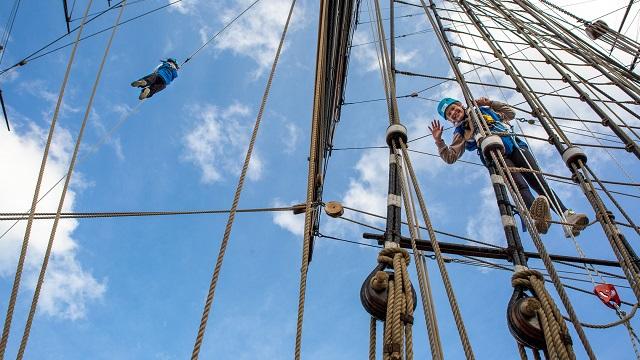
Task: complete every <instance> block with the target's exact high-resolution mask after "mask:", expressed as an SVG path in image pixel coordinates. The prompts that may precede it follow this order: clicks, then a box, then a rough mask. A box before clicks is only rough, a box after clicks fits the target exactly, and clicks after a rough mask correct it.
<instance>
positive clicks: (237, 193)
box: [191, 0, 310, 360]
mask: <svg viewBox="0 0 640 360" xmlns="http://www.w3.org/2000/svg"><path fill="white" fill-rule="evenodd" d="M295 4H296V0H293V1H292V2H291V7H290V9H289V14H288V16H287V20H286V22H285V24H284V29H283V30H282V35H281V36H280V42H279V43H278V48H277V50H276V53H275V57H274V59H273V64H272V65H271V71H270V72H269V78H268V80H267V84H266V87H265V89H264V94H263V96H262V100H261V102H260V109H259V110H258V115H257V117H256V121H255V124H254V127H253V132H252V133H251V140H250V141H249V146H248V148H247V154H246V156H245V159H244V163H243V164H242V171H241V172H240V177H239V179H238V185H237V187H236V191H235V194H234V196H233V203H232V205H231V210H230V212H229V218H228V219H227V225H226V227H225V231H224V235H223V237H222V241H221V243H220V250H219V252H218V258H217V260H216V264H215V267H214V270H213V274H212V276H211V283H210V284H209V291H208V293H207V299H206V301H205V304H204V308H203V311H202V318H201V319H200V325H199V327H198V334H197V336H196V340H195V343H194V345H193V351H192V353H191V359H192V360H196V359H198V357H199V354H200V348H201V347H202V342H203V340H204V333H205V330H206V328H207V321H208V320H209V312H210V311H211V306H212V304H213V298H214V295H215V289H216V285H217V284H218V278H219V276H220V270H221V269H222V261H223V259H224V255H225V252H226V250H227V246H228V244H229V238H230V236H231V228H232V227H233V221H234V219H235V215H236V212H237V209H238V203H239V202H240V194H241V193H242V188H243V185H244V180H245V177H246V175H247V170H248V169H249V163H250V161H251V155H252V154H253V147H254V145H255V142H256V138H257V136H258V130H259V128H260V122H261V120H262V116H263V114H264V109H265V106H266V104H267V99H268V98H269V93H270V91H271V83H272V82H273V77H274V75H275V72H276V67H277V65H278V60H279V59H280V52H281V51H282V47H283V44H284V40H285V37H286V34H287V29H288V28H289V22H290V20H291V15H292V13H293V9H294V6H295ZM309 206H310V204H307V209H308V208H309Z"/></svg>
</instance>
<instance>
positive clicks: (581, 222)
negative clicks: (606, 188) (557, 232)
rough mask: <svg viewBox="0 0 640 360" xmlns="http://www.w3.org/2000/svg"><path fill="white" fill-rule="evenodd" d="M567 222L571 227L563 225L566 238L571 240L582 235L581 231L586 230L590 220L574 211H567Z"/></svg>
mask: <svg viewBox="0 0 640 360" xmlns="http://www.w3.org/2000/svg"><path fill="white" fill-rule="evenodd" d="M563 215H564V217H565V219H566V220H565V222H567V223H569V224H571V225H563V228H564V236H565V237H567V238H570V237H571V236H572V235H573V236H578V235H580V231H582V230H584V229H585V228H586V227H587V225H589V218H588V217H587V215H585V214H578V213H576V212H575V211H573V210H565V212H564V214H563Z"/></svg>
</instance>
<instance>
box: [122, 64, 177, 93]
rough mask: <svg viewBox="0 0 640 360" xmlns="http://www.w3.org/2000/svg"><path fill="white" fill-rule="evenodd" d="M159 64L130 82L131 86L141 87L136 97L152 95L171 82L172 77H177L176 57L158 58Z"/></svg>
mask: <svg viewBox="0 0 640 360" xmlns="http://www.w3.org/2000/svg"><path fill="white" fill-rule="evenodd" d="M160 62H161V64H160V65H158V66H157V67H156V69H155V70H154V71H153V72H152V73H151V74H149V75H147V76H145V77H143V78H141V79H139V80H136V81H134V82H132V83H131V86H133V87H139V88H142V91H141V92H140V96H138V99H140V100H144V99H147V98H150V97H152V96H153V94H155V93H157V92H158V91H162V90H164V88H166V87H167V85H169V84H171V82H172V81H173V79H175V78H177V77H178V69H180V66H179V65H178V62H177V61H176V59H173V58H168V59H167V60H160Z"/></svg>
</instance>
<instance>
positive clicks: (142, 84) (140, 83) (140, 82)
mask: <svg viewBox="0 0 640 360" xmlns="http://www.w3.org/2000/svg"><path fill="white" fill-rule="evenodd" d="M146 85H147V82H146V81H144V80H136V81H134V82H132V83H131V86H133V87H145V86H146Z"/></svg>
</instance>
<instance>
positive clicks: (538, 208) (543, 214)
mask: <svg viewBox="0 0 640 360" xmlns="http://www.w3.org/2000/svg"><path fill="white" fill-rule="evenodd" d="M529 212H530V213H531V217H532V218H533V219H534V220H535V226H536V230H538V232H539V233H541V234H546V233H547V231H549V226H551V223H549V221H550V220H551V209H550V208H549V201H548V200H547V199H546V198H545V197H542V196H538V197H537V198H536V199H535V200H533V204H531V209H529Z"/></svg>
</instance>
